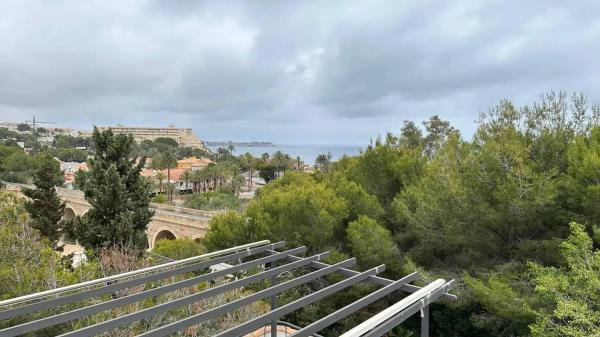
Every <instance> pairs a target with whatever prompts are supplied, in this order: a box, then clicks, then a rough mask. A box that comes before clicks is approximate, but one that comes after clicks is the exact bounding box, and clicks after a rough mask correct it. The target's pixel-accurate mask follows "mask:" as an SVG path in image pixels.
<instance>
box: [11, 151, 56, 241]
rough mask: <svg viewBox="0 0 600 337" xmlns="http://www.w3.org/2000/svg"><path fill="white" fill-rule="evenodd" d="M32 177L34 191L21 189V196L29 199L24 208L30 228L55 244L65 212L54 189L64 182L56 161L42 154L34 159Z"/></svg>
mask: <svg viewBox="0 0 600 337" xmlns="http://www.w3.org/2000/svg"><path fill="white" fill-rule="evenodd" d="M32 175H33V184H34V185H35V189H30V188H23V189H22V191H23V194H24V195H25V196H26V197H28V198H29V199H30V200H29V201H27V202H26V203H25V208H26V209H27V212H29V215H30V217H31V226H32V227H33V228H35V229H37V230H39V231H40V233H41V234H42V235H43V236H45V237H47V238H48V239H49V240H50V241H52V242H56V241H58V239H59V236H60V230H61V226H60V225H61V224H60V222H61V218H62V216H63V213H64V210H65V202H64V201H61V200H60V198H59V197H58V195H57V194H56V189H55V188H56V187H57V186H61V185H62V183H63V181H64V179H63V174H62V171H61V170H60V166H59V163H58V161H56V160H55V159H54V158H52V157H50V156H49V155H47V154H44V155H39V156H37V157H36V158H35V167H34V169H33V174H32Z"/></svg>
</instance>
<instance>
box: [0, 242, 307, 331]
mask: <svg viewBox="0 0 600 337" xmlns="http://www.w3.org/2000/svg"><path fill="white" fill-rule="evenodd" d="M304 251H306V247H298V248H295V249H291V250H288V251H286V252H281V253H278V254H274V255H269V256H266V257H263V258H259V259H256V260H252V261H249V262H246V263H242V264H239V265H235V266H232V267H231V268H227V269H224V270H220V271H216V272H212V273H208V274H204V275H200V276H196V277H193V278H189V279H187V280H183V281H179V282H175V283H171V284H167V285H164V286H162V287H158V288H154V289H150V290H146V291H142V292H139V293H137V294H132V295H129V296H124V297H121V298H117V299H114V300H111V301H106V302H102V303H98V304H94V305H90V306H88V307H84V308H80V309H75V310H72V311H68V312H64V313H60V314H57V315H54V316H50V317H46V318H42V319H39V320H35V321H31V322H27V323H23V324H20V325H16V326H13V327H10V328H6V329H3V330H0V337H11V336H18V335H20V334H24V333H27V332H31V331H35V330H39V329H43V328H47V327H50V326H53V325H56V324H60V323H64V322H68V321H72V320H74V319H77V318H82V317H86V316H89V315H92V314H95V313H98V312H102V311H106V310H109V309H112V308H116V307H120V306H123V305H126V304H130V303H135V302H138V301H142V300H144V299H147V298H150V297H153V296H158V295H162V294H164V293H168V292H171V291H174V290H177V289H181V288H185V287H189V286H192V285H195V284H199V283H202V282H205V281H208V280H211V279H215V278H218V277H221V276H225V275H227V274H231V273H235V272H238V271H241V270H246V269H248V268H251V267H255V266H258V265H262V264H265V263H273V262H274V261H277V260H280V259H284V258H286V257H287V256H288V255H290V254H300V253H303V252H304Z"/></svg>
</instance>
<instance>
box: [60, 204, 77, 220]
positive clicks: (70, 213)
mask: <svg viewBox="0 0 600 337" xmlns="http://www.w3.org/2000/svg"><path fill="white" fill-rule="evenodd" d="M75 215H76V214H75V211H74V210H73V209H72V208H71V207H65V210H64V213H63V216H62V219H63V220H73V219H74V218H75Z"/></svg>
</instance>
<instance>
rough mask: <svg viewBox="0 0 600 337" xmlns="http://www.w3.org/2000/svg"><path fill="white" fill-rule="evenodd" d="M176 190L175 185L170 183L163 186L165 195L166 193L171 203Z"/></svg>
mask: <svg viewBox="0 0 600 337" xmlns="http://www.w3.org/2000/svg"><path fill="white" fill-rule="evenodd" d="M176 189H177V188H176V187H175V184H173V183H171V182H167V183H166V184H165V193H167V196H168V197H169V200H170V201H173V194H174V193H175V190H176Z"/></svg>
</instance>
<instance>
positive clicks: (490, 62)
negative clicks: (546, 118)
mask: <svg viewBox="0 0 600 337" xmlns="http://www.w3.org/2000/svg"><path fill="white" fill-rule="evenodd" d="M484 3H485V5H484ZM598 13H600V2H599V1H575V2H567V1H549V0H545V1H537V2H536V1H508V0H500V1H431V2H429V1H404V0H403V1H398V0H391V1H373V0H370V1H331V0H326V1H307V0H302V1H282V0H273V1H267V0H260V1H222V0H219V1H214V2H213V1H205V0H204V1H197V0H189V1H183V0H182V1H176V0H166V1H164V0H156V1H141V0H127V1H122V0H114V1H113V0H99V1H88V0H86V1H75V0H73V1H45V0H40V1H29V0H14V1H1V2H0V120H8V121H24V120H26V119H30V117H31V116H32V115H35V116H37V118H38V119H40V120H42V119H43V120H50V121H56V122H58V123H59V124H61V125H64V126H70V127H76V128H84V129H89V128H90V125H91V124H97V125H114V124H117V123H119V124H125V125H139V126H166V125H169V124H175V125H177V126H181V127H183V126H185V127H193V128H194V131H195V132H196V134H197V135H198V136H199V137H200V138H202V139H206V140H267V141H274V142H277V143H288V144H309V143H312V144H365V143H366V142H368V141H369V139H370V138H372V137H375V136H377V135H378V134H384V133H385V132H386V131H394V132H397V131H398V130H399V128H400V127H401V125H402V121H403V120H407V119H410V120H415V121H422V120H424V119H427V118H428V117H429V116H430V115H432V114H438V115H440V116H442V117H443V118H444V119H448V120H450V121H451V122H452V123H453V124H454V125H455V126H456V127H458V128H459V129H461V130H462V132H463V134H466V135H471V134H472V132H473V129H474V127H475V123H474V121H475V120H476V119H477V116H478V114H479V112H480V111H484V110H486V109H487V108H488V107H490V106H492V105H495V104H496V103H497V102H498V101H499V100H500V99H501V98H510V99H513V100H514V101H515V102H517V103H519V104H521V103H529V102H532V101H534V100H536V99H537V97H538V96H539V94H540V93H541V92H544V91H548V90H551V89H555V90H568V91H573V90H577V91H583V92H584V93H585V94H587V96H588V98H589V99H590V101H591V102H597V101H598V98H599V97H598V90H597V88H599V87H600V76H599V71H600V54H599V53H600V19H599V15H598Z"/></svg>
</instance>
